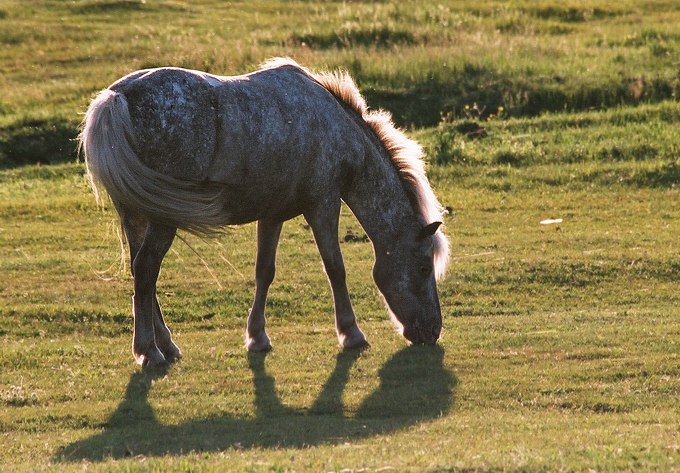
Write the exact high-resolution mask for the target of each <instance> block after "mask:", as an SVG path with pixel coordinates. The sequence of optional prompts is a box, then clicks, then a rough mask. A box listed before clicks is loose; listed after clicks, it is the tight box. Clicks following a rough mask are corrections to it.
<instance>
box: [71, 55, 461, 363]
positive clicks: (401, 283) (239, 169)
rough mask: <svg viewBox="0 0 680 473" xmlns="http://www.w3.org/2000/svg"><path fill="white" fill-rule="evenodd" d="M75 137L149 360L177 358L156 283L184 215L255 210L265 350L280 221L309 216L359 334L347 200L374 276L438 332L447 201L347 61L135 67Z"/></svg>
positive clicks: (197, 219)
mask: <svg viewBox="0 0 680 473" xmlns="http://www.w3.org/2000/svg"><path fill="white" fill-rule="evenodd" d="M79 139H80V145H81V148H82V151H83V152H84V155H85V162H86V165H87V172H88V178H89V180H90V183H91V185H92V188H93V191H94V193H95V196H96V197H97V199H98V200H99V199H100V198H101V190H100V189H101V187H103V188H104V189H105V190H106V192H107V193H108V195H109V196H110V198H111V200H112V202H113V205H114V206H115V208H116V210H117V212H118V214H119V216H120V220H121V224H122V228H123V232H124V238H127V241H128V244H129V249H130V259H131V270H132V275H133V278H134V296H133V312H134V335H133V343H132V349H133V354H134V356H135V359H136V360H137V362H138V363H140V364H142V365H143V366H147V365H149V366H156V365H164V364H167V363H169V362H172V361H175V360H177V359H178V358H180V356H181V352H180V350H179V348H178V347H177V345H175V343H174V342H173V340H172V337H171V334H170V330H169V329H168V327H167V325H166V324H165V322H164V320H163V315H162V312H161V308H160V306H159V304H158V299H157V297H156V281H157V279H158V274H159V271H160V266H161V262H162V260H163V258H164V256H165V254H166V252H167V251H168V249H169V248H170V246H171V244H172V241H173V239H174V237H175V234H176V232H177V229H183V230H186V231H189V232H192V233H196V234H199V235H208V236H214V235H216V234H219V232H220V229H222V228H223V227H224V226H225V225H234V224H243V223H247V222H253V221H257V261H256V269H255V278H256V289H255V298H254V301H253V305H252V308H251V310H250V313H249V315H248V322H247V328H246V347H247V348H248V350H251V351H266V350H269V349H270V348H271V343H270V340H269V337H268V336H267V333H266V332H265V301H266V298H267V291H268V289H269V286H270V284H271V283H272V280H273V279H274V272H275V259H276V249H277V246H278V240H279V235H280V233H281V227H282V225H283V222H284V221H286V220H288V219H290V218H293V217H295V216H298V215H303V216H304V217H305V219H306V220H307V222H308V223H309V225H310V227H311V229H312V232H313V234H314V238H315V241H316V244H317V247H318V249H319V252H320V254H321V258H322V260H323V263H324V267H325V270H326V273H327V276H328V279H329V282H330V286H331V289H332V293H333V302H334V307H335V326H336V329H337V334H338V338H339V341H340V343H341V345H342V346H343V347H345V348H358V347H363V346H366V345H367V342H366V338H365V337H364V334H363V333H362V332H361V330H360V329H359V327H358V326H357V322H356V317H355V314H354V310H353V309H352V304H351V302H350V298H349V294H348V292H347V286H346V284H345V267H344V263H343V260H342V255H341V253H340V246H339V244H338V218H339V214H340V205H341V200H342V201H344V202H346V203H347V205H348V206H349V208H350V209H351V210H352V212H353V213H354V215H355V216H356V218H357V219H358V220H359V222H360V224H361V225H362V227H363V228H364V230H365V231H366V233H367V235H368V236H369V238H370V240H371V242H372V244H373V249H374V252H375V264H374V267H373V278H374V280H375V283H376V284H377V286H378V289H379V290H380V292H381V293H382V295H383V297H384V299H385V302H386V305H387V307H388V310H389V312H390V314H391V316H392V318H393V320H394V321H395V323H396V324H397V326H398V327H399V328H400V329H401V333H402V335H403V336H404V337H405V338H406V339H408V340H409V341H410V342H412V343H428V344H431V343H435V342H436V341H437V339H438V338H439V335H440V332H441V327H442V317H441V309H440V305H439V298H438V295H437V283H436V280H437V279H438V278H439V277H440V276H442V275H443V273H444V271H445V268H446V264H447V260H448V242H447V239H446V237H445V236H444V234H443V231H442V229H441V228H440V225H441V220H442V207H441V205H440V204H439V202H438V201H437V198H436V197H435V195H434V193H433V191H432V189H431V188H430V185H429V183H428V180H427V177H426V175H425V171H424V166H423V162H422V159H421V156H422V151H421V148H420V146H419V145H418V144H417V143H416V142H414V141H412V140H410V139H409V138H407V137H406V136H405V135H404V134H403V133H402V132H401V131H399V130H398V129H396V128H395V126H394V125H393V124H392V120H391V117H390V115H389V114H388V113H386V112H382V111H369V109H368V107H367V106H366V103H365V101H364V99H363V97H362V96H361V94H360V93H359V91H358V89H357V87H356V85H355V84H354V82H353V81H352V79H351V78H350V77H349V75H348V74H346V73H314V72H311V71H309V70H307V69H305V68H303V67H301V66H300V65H298V64H297V63H295V62H294V61H292V60H289V59H274V60H271V61H269V62H267V63H265V64H264V65H263V66H262V67H261V68H260V69H259V70H258V71H256V72H253V73H250V74H246V75H241V76H216V75H211V74H208V73H205V72H199V71H193V70H185V69H179V68H170V67H164V68H158V69H146V70H140V71H137V72H133V73H131V74H129V75H127V76H125V77H123V78H121V79H120V80H118V81H117V82H115V83H113V84H112V85H111V86H110V87H108V88H107V89H104V90H103V91H101V92H100V93H99V94H98V95H97V96H96V97H95V98H94V99H93V100H92V102H91V103H90V106H89V108H88V110H87V113H86V115H85V119H84V121H83V126H82V130H81V134H80V136H79Z"/></svg>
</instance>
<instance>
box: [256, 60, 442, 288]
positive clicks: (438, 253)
mask: <svg viewBox="0 0 680 473" xmlns="http://www.w3.org/2000/svg"><path fill="white" fill-rule="evenodd" d="M281 66H292V67H295V68H297V69H300V70H301V71H303V72H304V73H305V74H307V75H309V76H310V77H311V78H313V79H314V80H315V81H316V82H318V83H319V84H320V85H321V86H322V87H324V88H325V89H327V90H328V91H329V92H330V93H331V94H333V95H334V96H335V97H336V98H337V99H338V100H340V101H341V102H343V103H345V104H347V105H348V106H350V107H351V108H352V109H354V110H356V111H357V113H359V114H360V115H361V117H362V118H363V120H364V121H365V122H366V124H367V125H368V126H369V128H370V129H371V130H372V131H373V132H374V133H375V135H376V136H377V137H378V139H379V140H380V142H381V143H382V144H383V146H384V147H385V149H386V150H387V152H388V154H389V155H390V157H391V158H392V163H393V164H394V166H395V168H396V169H397V171H398V172H399V176H400V177H401V179H402V181H403V182H404V183H405V184H406V185H405V188H406V190H407V192H408V193H409V198H410V200H411V202H413V205H414V208H415V210H416V211H417V212H418V213H419V214H420V215H421V216H422V218H423V220H424V222H425V223H431V222H436V221H443V216H444V212H445V211H444V209H443V207H442V205H441V204H440V203H439V201H438V200H437V197H436V196H435V195H434V192H433V191H432V187H430V182H429V180H428V179H427V175H426V174H425V164H424V162H423V149H422V147H421V146H420V145H419V144H418V143H417V142H415V141H414V140H412V139H410V138H408V137H407V136H406V135H405V134H404V132H403V131H401V130H399V129H398V128H396V127H395V126H394V123H393V121H392V115H391V114H390V113H389V112H387V111H384V110H369V109H368V106H367V105H366V100H364V97H363V96H362V95H361V92H359V89H358V88H357V86H356V84H355V83H354V80H353V79H352V77H351V76H350V75H349V73H347V72H346V71H338V72H321V73H319V72H312V71H310V70H308V69H306V68H304V67H302V66H300V65H299V64H298V63H296V62H295V61H293V60H292V59H288V58H274V59H271V60H269V61H267V62H266V63H264V64H263V65H262V68H263V69H269V68H274V67H281ZM448 260H449V242H448V239H447V238H446V235H444V232H443V231H442V230H439V231H437V233H435V235H434V266H435V275H436V277H437V279H439V278H441V277H442V276H443V275H444V274H445V273H446V267H447V265H448Z"/></svg>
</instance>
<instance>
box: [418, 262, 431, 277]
mask: <svg viewBox="0 0 680 473" xmlns="http://www.w3.org/2000/svg"><path fill="white" fill-rule="evenodd" d="M431 272H432V266H430V265H429V264H424V265H422V266H421V267H420V273H421V274H422V275H423V276H429V275H430V273H431Z"/></svg>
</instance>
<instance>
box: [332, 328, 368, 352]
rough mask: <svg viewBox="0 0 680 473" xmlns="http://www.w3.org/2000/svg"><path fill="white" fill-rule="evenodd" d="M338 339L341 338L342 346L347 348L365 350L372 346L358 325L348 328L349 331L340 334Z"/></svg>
mask: <svg viewBox="0 0 680 473" xmlns="http://www.w3.org/2000/svg"><path fill="white" fill-rule="evenodd" d="M338 339H339V340H340V344H341V345H342V348H344V349H346V350H355V349H359V350H363V349H365V348H368V347H370V345H369V343H368V341H367V340H366V336H365V335H364V333H363V332H362V331H361V330H360V329H359V327H357V326H354V327H353V328H352V329H351V330H348V333H340V334H338Z"/></svg>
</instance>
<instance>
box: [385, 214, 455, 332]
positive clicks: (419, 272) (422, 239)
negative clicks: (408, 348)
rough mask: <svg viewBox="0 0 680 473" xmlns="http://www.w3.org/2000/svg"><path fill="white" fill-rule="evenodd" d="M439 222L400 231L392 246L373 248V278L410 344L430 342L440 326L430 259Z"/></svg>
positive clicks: (440, 315) (432, 254) (432, 259)
mask: <svg viewBox="0 0 680 473" xmlns="http://www.w3.org/2000/svg"><path fill="white" fill-rule="evenodd" d="M440 225H441V222H434V223H431V224H429V225H426V226H425V227H423V228H421V229H419V230H417V231H411V232H404V233H403V234H402V235H401V236H400V238H399V240H398V241H397V242H394V243H395V244H394V245H393V246H391V247H390V248H386V249H381V251H376V260H375V266H374V267H373V279H375V282H376V284H377V285H378V289H380V292H381V293H382V295H383V297H384V298H385V302H386V303H387V307H388V309H389V311H390V315H391V316H392V319H393V321H394V322H395V324H396V325H397V326H398V327H399V328H400V330H401V334H402V335H403V336H404V337H406V339H407V340H409V341H410V342H411V343H428V344H433V343H435V342H436V341H437V339H438V338H439V334H440V333H441V329H442V313H441V308H440V306H439V296H438V295H437V281H436V278H435V275H436V272H437V271H436V268H435V258H434V252H435V244H436V243H437V242H436V241H435V238H437V237H438V235H435V233H436V232H437V229H438V228H439V226H440ZM442 238H443V235H442ZM376 249H377V248H376Z"/></svg>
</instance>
